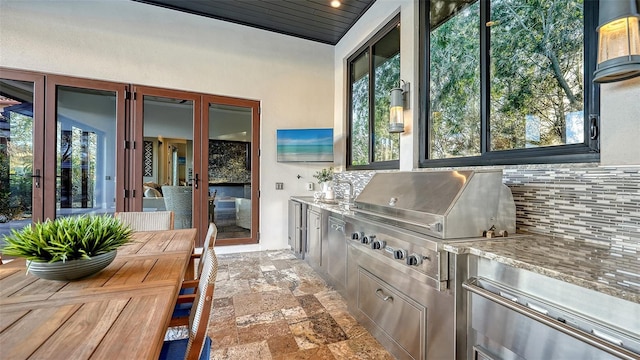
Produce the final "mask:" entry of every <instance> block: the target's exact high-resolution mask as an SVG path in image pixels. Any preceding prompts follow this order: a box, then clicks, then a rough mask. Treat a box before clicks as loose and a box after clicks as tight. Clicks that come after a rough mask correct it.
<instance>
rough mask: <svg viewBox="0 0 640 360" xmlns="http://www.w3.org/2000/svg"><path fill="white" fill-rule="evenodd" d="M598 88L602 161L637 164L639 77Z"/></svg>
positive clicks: (639, 147)
mask: <svg viewBox="0 0 640 360" xmlns="http://www.w3.org/2000/svg"><path fill="white" fill-rule="evenodd" d="M600 89H601V93H602V95H601V96H600V134H601V138H600V147H601V154H600V163H601V165H603V166H617V165H640V77H637V78H634V79H631V80H626V81H621V82H617V83H612V84H602V85H601V88H600Z"/></svg>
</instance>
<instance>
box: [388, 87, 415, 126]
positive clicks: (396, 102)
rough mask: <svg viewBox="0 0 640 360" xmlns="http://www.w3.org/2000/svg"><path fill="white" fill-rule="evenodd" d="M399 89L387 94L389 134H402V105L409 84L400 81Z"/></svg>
mask: <svg viewBox="0 0 640 360" xmlns="http://www.w3.org/2000/svg"><path fill="white" fill-rule="evenodd" d="M400 82H401V85H400V87H396V88H393V89H391V92H390V93H389V132H390V133H401V132H404V108H405V107H404V104H405V97H406V95H405V94H407V93H408V92H409V88H410V84H409V83H408V82H405V81H404V80H400Z"/></svg>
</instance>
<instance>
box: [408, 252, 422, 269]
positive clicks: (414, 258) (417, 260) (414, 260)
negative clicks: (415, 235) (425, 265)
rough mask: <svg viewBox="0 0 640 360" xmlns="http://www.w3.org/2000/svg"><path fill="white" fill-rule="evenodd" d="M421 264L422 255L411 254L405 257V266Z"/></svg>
mask: <svg viewBox="0 0 640 360" xmlns="http://www.w3.org/2000/svg"><path fill="white" fill-rule="evenodd" d="M420 264H422V255H418V254H411V255H409V256H407V265H410V266H418V265H420Z"/></svg>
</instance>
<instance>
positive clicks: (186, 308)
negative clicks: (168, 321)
mask: <svg viewBox="0 0 640 360" xmlns="http://www.w3.org/2000/svg"><path fill="white" fill-rule="evenodd" d="M191 307H193V303H182V304H176V306H175V307H174V308H173V314H172V315H171V317H172V318H179V317H188V316H189V314H191Z"/></svg>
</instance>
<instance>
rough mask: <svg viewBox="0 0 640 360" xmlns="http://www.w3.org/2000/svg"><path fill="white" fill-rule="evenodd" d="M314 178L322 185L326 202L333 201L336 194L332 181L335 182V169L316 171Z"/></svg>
mask: <svg viewBox="0 0 640 360" xmlns="http://www.w3.org/2000/svg"><path fill="white" fill-rule="evenodd" d="M313 177H314V178H316V179H317V180H318V184H320V185H322V192H323V193H324V198H325V199H326V200H333V198H334V193H333V187H332V186H331V181H332V180H333V167H329V168H328V169H327V168H325V169H322V170H319V171H316V173H315V174H313Z"/></svg>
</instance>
